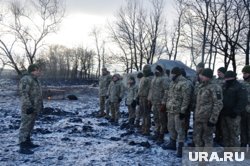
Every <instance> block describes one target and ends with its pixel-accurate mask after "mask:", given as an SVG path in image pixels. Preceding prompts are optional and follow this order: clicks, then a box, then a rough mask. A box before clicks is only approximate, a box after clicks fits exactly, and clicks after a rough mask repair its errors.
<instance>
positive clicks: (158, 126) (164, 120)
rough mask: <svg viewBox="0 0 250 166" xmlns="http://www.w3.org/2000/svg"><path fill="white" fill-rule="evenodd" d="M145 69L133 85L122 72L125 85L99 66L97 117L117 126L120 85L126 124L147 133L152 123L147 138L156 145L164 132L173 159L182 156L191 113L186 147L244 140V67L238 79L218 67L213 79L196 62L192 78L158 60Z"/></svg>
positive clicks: (249, 138) (249, 131) (247, 138)
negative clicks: (190, 134) (124, 103)
mask: <svg viewBox="0 0 250 166" xmlns="http://www.w3.org/2000/svg"><path fill="white" fill-rule="evenodd" d="M151 68H152V67H151V65H148V64H147V65H145V66H144V67H143V70H142V73H138V74H137V79H138V83H136V82H137V81H136V78H135V76H134V75H130V76H128V79H127V88H125V87H124V84H123V81H122V78H121V76H120V75H119V74H114V75H113V76H111V75H110V73H109V71H108V70H107V69H106V68H103V69H102V73H103V75H102V76H101V77H100V78H99V98H100V112H99V113H100V114H99V116H100V117H103V116H106V118H108V119H109V121H110V122H111V123H114V124H116V125H117V124H118V122H119V117H120V111H119V108H120V102H121V101H122V98H123V97H124V91H125V89H126V90H127V98H126V105H127V107H128V112H129V120H128V121H129V124H130V126H131V127H134V126H137V127H138V126H140V130H139V131H140V133H141V134H142V135H146V136H149V135H150V129H151V124H152V121H153V122H154V127H153V128H152V129H153V133H154V134H153V135H152V136H151V137H150V138H152V139H153V140H156V141H157V143H158V144H162V143H164V135H165V133H166V131H168V132H169V134H170V140H169V141H168V143H166V144H163V145H162V147H163V148H164V149H171V150H176V155H177V157H182V147H183V146H184V142H185V139H186V137H187V132H188V129H189V125H190V118H191V116H190V115H191V112H193V142H192V145H191V146H196V147H213V140H215V141H216V142H217V143H218V144H220V145H222V146H226V147H239V146H242V147H246V146H247V145H248V144H249V143H250V121H248V120H250V105H249V103H250V95H249V94H250V84H249V83H250V66H245V67H244V68H243V69H242V73H243V79H244V81H243V82H239V81H238V80H237V76H236V75H237V74H236V73H235V72H233V71H226V69H225V68H224V67H221V68H219V69H218V71H217V73H218V78H217V79H215V78H214V77H213V71H212V70H211V69H209V68H204V64H203V63H199V64H198V65H197V68H196V72H197V75H196V78H194V79H193V80H191V79H188V78H187V77H186V73H185V70H184V69H182V68H179V67H174V68H173V69H172V70H171V75H169V73H168V72H167V71H168V70H166V69H165V67H164V66H163V65H161V64H158V65H156V67H155V68H154V72H152V70H151ZM105 105H106V112H105ZM109 106H110V111H111V116H110V115H109V114H110V113H109ZM151 112H152V113H153V119H151ZM140 124H141V125H140ZM214 133H215V138H213V134H214Z"/></svg>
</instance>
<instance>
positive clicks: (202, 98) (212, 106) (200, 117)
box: [195, 82, 223, 124]
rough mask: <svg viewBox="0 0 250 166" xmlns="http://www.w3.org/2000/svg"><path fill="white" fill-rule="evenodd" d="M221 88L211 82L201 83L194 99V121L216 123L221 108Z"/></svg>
mask: <svg viewBox="0 0 250 166" xmlns="http://www.w3.org/2000/svg"><path fill="white" fill-rule="evenodd" d="M222 100H223V95H222V88H221V86H220V85H218V84H214V83H212V82H208V83H201V84H200V85H199V87H198V91H197V97H196V109H195V121H197V122H208V121H210V122H211V123H214V124H215V123H216V122H217V120H218V116H219V114H220V111H221V109H222V107H223V102H222Z"/></svg>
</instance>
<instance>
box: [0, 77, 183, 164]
mask: <svg viewBox="0 0 250 166" xmlns="http://www.w3.org/2000/svg"><path fill="white" fill-rule="evenodd" d="M75 89H77V90H75V91H74V94H75V95H77V97H78V100H75V101H70V100H67V99H65V100H44V106H45V107H47V109H46V110H45V111H44V113H43V114H41V115H40V116H39V118H38V120H37V122H36V125H35V130H34V133H33V136H32V139H33V140H34V142H35V143H36V144H39V145H40V147H39V148H36V149H34V152H35V153H34V154H33V155H23V154H19V153H18V149H19V146H18V144H17V142H18V128H19V124H20V101H19V98H18V93H17V86H16V82H15V81H12V80H3V79H0V133H1V134H0V165H1V166H4V165H10V166H12V165H18V166H22V165H36V166H37V165H86V166H92V165H104V166H113V165H114V166H115V165H119V166H120V165H126V166H127V165H138V166H139V165H143V166H144V165H150V166H152V165H169V166H170V165H174V166H176V165H181V159H178V158H176V157H175V152H174V151H166V150H163V149H162V148H161V147H160V146H159V145H157V144H156V143H154V142H153V141H151V140H149V139H148V138H147V137H145V136H142V135H140V134H138V133H129V132H128V131H126V129H121V128H120V126H113V125H111V124H110V123H109V122H108V121H107V120H106V119H104V118H96V112H97V111H98V108H99V105H98V97H97V91H98V90H97V88H95V87H91V86H88V87H86V86H78V87H77V88H76V87H75ZM72 91H73V89H72ZM121 112H122V114H121V115H122V118H121V121H120V124H121V123H122V122H125V121H126V120H127V109H126V107H125V106H124V105H122V106H121ZM168 137H169V136H168V134H167V135H166V137H165V141H167V140H168Z"/></svg>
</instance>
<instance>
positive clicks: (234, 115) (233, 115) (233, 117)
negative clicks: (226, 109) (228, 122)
mask: <svg viewBox="0 0 250 166" xmlns="http://www.w3.org/2000/svg"><path fill="white" fill-rule="evenodd" d="M229 117H230V118H232V119H235V118H236V117H237V114H236V113H232V114H230V115H229Z"/></svg>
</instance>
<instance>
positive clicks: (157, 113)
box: [152, 103, 167, 134]
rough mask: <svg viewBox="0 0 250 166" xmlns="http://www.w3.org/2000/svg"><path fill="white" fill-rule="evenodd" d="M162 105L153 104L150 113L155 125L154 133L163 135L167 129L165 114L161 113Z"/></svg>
mask: <svg viewBox="0 0 250 166" xmlns="http://www.w3.org/2000/svg"><path fill="white" fill-rule="evenodd" d="M161 106H162V104H159V103H158V104H153V105H152V112H153V118H154V123H155V133H158V134H164V133H165V131H166V128H167V116H166V114H167V113H166V112H161Z"/></svg>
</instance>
